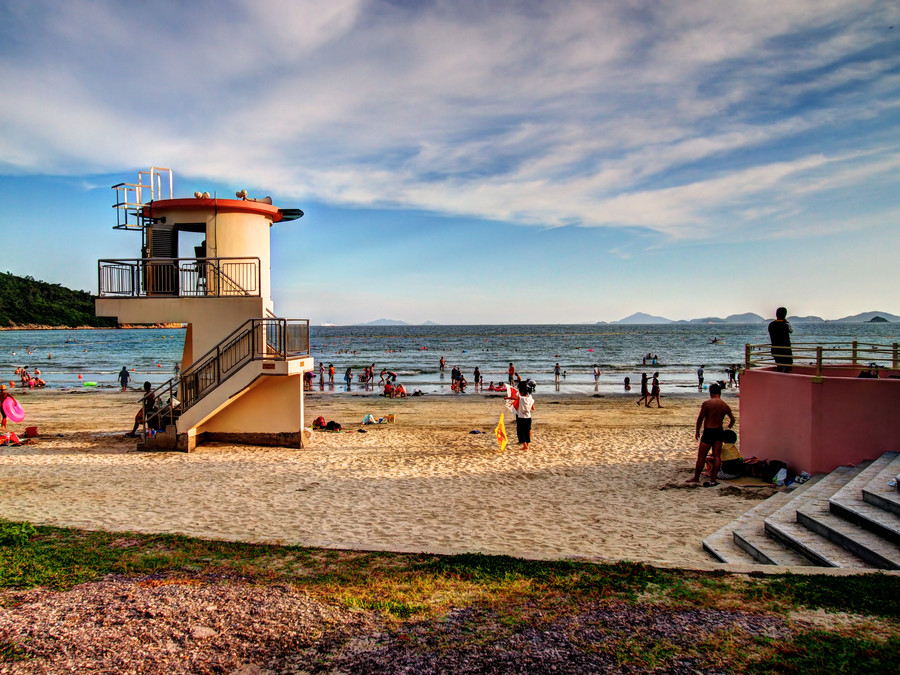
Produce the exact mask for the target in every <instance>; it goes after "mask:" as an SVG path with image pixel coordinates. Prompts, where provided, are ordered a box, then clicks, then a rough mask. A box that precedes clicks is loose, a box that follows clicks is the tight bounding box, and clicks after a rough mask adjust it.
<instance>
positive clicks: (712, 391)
mask: <svg viewBox="0 0 900 675" xmlns="http://www.w3.org/2000/svg"><path fill="white" fill-rule="evenodd" d="M721 394H722V389H721V387H719V385H718V384H715V383H713V384H711V385H709V399H708V400H706V401H704V402H703V405H701V406H700V414H699V415H698V416H697V428H696V430H695V433H694V438H695V439H697V440H699V441H700V447H699V448H698V449H697V462H696V464H695V465H694V477H693V478H691V479H690V480H688V481H687V482H688V483H699V482H700V474H701V472H702V471H703V467H704V465H705V464H706V455H707V454H709V451H710V449H712V469H711V471H710V480H709V481H707V482H705V483H704V484H703V487H714V486H716V485H718V483H717V482H716V476H718V475H719V468H720V467H721V466H722V457H721V455H722V435H723V434H724V432H725V430H724V429H723V427H722V423H723V422H724V421H725V418H726V417H727V418H728V419H729V420H730V422H729V424H728V428H729V429H731V428H732V427H733V426H734V413H732V412H731V407H730V406H729V405H728V404H727V403H725V401H723V400H722V397H721ZM701 427H702V428H703V435H702V436H701V435H700V428H701Z"/></svg>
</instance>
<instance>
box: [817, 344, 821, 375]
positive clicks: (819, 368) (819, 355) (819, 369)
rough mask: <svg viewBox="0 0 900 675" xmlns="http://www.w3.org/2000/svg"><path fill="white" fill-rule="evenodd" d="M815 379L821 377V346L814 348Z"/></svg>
mask: <svg viewBox="0 0 900 675" xmlns="http://www.w3.org/2000/svg"><path fill="white" fill-rule="evenodd" d="M816 377H822V345H819V346H818V347H816Z"/></svg>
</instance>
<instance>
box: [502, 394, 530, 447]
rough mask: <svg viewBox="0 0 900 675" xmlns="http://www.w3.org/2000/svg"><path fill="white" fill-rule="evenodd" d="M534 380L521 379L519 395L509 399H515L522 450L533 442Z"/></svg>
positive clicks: (517, 434) (517, 427)
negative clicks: (532, 394)
mask: <svg viewBox="0 0 900 675" xmlns="http://www.w3.org/2000/svg"><path fill="white" fill-rule="evenodd" d="M534 387H535V385H534V380H525V381H519V395H518V397H513V396H511V397H509V399H508V400H515V406H516V437H517V438H518V440H519V443H521V444H522V450H527V449H528V444H529V443H531V413H532V411H533V410H534V398H533V397H532V396H531V393H532V392H533V391H534Z"/></svg>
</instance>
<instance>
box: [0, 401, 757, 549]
mask: <svg viewBox="0 0 900 675" xmlns="http://www.w3.org/2000/svg"><path fill="white" fill-rule="evenodd" d="M15 393H16V394H17V395H18V396H19V399H20V401H21V403H22V405H23V407H24V409H25V411H26V414H27V418H26V420H25V422H23V423H21V424H15V425H11V426H12V428H13V430H15V431H17V432H18V431H23V430H24V427H25V426H30V425H34V426H37V427H38V430H39V433H40V436H39V437H38V438H36V439H34V442H33V443H32V444H30V445H25V446H21V447H4V448H2V449H0V467H2V468H0V517H2V518H6V519H12V520H28V521H31V522H32V523H35V524H50V525H58V526H72V527H80V528H86V529H104V530H114V531H128V530H131V531H139V532H181V533H184V534H187V535H191V536H196V537H204V538H220V539H226V540H241V541H253V542H268V543H285V544H300V545H305V546H321V547H332V548H353V549H362V550H392V551H406V552H419V551H425V552H433V553H462V552H470V551H477V552H482V553H496V554H510V555H516V556H525V557H539V558H547V559H555V558H568V557H583V558H589V559H596V560H619V559H629V560H636V561H645V562H667V563H675V564H684V563H706V562H711V559H710V558H709V557H708V555H707V554H706V553H705V552H704V551H703V550H702V548H701V540H702V539H703V537H704V536H706V535H707V534H709V533H711V532H713V531H715V530H716V529H718V528H719V527H721V526H722V525H724V524H726V523H727V522H729V521H730V520H732V519H733V518H734V517H736V516H737V515H739V514H741V513H743V512H745V511H746V510H748V509H749V508H751V507H752V506H753V505H754V504H755V503H756V502H755V501H752V500H754V499H756V498H759V496H760V490H759V489H758V488H756V489H743V490H742V489H739V488H736V487H728V486H725V485H724V484H723V485H721V486H720V487H718V488H709V489H704V488H690V487H687V486H686V485H685V480H686V479H687V478H688V477H689V476H690V474H691V471H692V467H693V462H694V458H695V456H696V441H695V440H694V422H695V420H696V415H697V411H698V408H699V405H700V403H701V401H702V400H704V398H705V396H704V395H701V394H699V393H691V394H678V395H674V396H665V395H664V397H663V399H662V402H663V406H664V407H663V408H662V409H657V408H655V407H654V408H650V409H648V408H645V407H643V406H640V407H638V406H636V405H635V401H636V399H637V395H634V396H627V397H626V396H602V397H594V396H583V395H578V396H570V395H556V396H554V395H553V394H552V393H547V392H542V391H540V390H539V391H538V392H537V395H536V410H535V422H534V431H533V443H532V445H531V448H530V449H529V450H528V451H522V450H520V449H519V448H518V446H517V445H516V444H515V428H514V424H508V425H507V429H508V432H509V434H510V436H511V439H512V442H511V444H510V446H509V447H508V448H507V449H506V451H504V452H500V451H499V449H498V447H497V444H496V441H495V439H494V435H493V429H494V427H495V426H496V424H497V420H498V418H499V415H500V412H501V411H502V410H503V409H504V407H503V399H502V397H499V396H487V395H480V394H466V395H462V396H424V397H418V398H409V399H394V400H389V399H384V398H380V397H374V396H350V395H340V396H338V395H326V394H320V393H316V392H314V393H312V394H309V395H307V398H306V419H307V423H308V424H309V423H311V422H312V420H313V419H314V418H315V417H317V416H320V415H321V416H322V417H324V418H325V419H326V420H332V419H333V420H336V421H338V422H340V423H341V424H342V425H343V427H344V432H342V433H325V432H316V434H315V437H314V439H313V445H312V446H311V447H309V448H305V449H303V450H292V449H283V448H259V447H243V446H233V445H223V444H212V445H205V446H201V447H200V448H198V449H197V450H196V451H195V452H192V453H190V454H182V453H143V452H135V451H134V446H135V441H134V440H133V439H129V438H125V437H124V433H125V432H126V431H128V430H130V428H131V424H132V421H133V416H134V412H135V410H136V407H137V405H136V404H137V401H138V400H139V398H140V395H139V393H138V392H137V391H129V392H126V393H120V392H113V391H82V390H69V391H39V392H15ZM724 398H725V400H726V401H727V402H728V403H729V404H730V405H731V406H732V408H733V409H734V411H735V413H736V414H737V415H738V419H739V420H740V414H739V410H738V397H737V396H736V395H735V394H734V393H732V391H730V390H729V391H728V392H726V394H725V395H724ZM369 413H371V414H373V415H375V416H379V417H380V416H383V415H387V414H389V413H391V414H394V415H395V416H396V422H395V423H394V424H384V425H374V426H372V425H370V426H362V425H361V424H360V423H361V421H362V419H363V417H364V416H365V415H366V414H369ZM506 417H507V422H509V420H508V418H509V415H508V413H507V415H506ZM358 429H364V430H365V431H366V433H359V432H358V431H357V430H358ZM475 430H478V431H481V432H483V433H480V434H473V433H470V432H471V431H475ZM766 492H768V490H766Z"/></svg>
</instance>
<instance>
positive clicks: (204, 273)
mask: <svg viewBox="0 0 900 675" xmlns="http://www.w3.org/2000/svg"><path fill="white" fill-rule="evenodd" d="M260 274H261V265H260V260H259V258H128V259H120V260H101V261H99V263H98V272H97V276H98V287H99V293H100V297H129V298H144V297H169V298H171V297H187V298H194V297H196V298H203V297H223V296H257V297H258V296H259V295H260V288H261V278H260Z"/></svg>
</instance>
